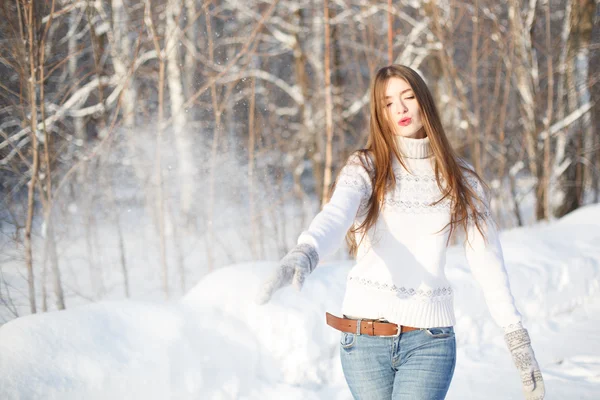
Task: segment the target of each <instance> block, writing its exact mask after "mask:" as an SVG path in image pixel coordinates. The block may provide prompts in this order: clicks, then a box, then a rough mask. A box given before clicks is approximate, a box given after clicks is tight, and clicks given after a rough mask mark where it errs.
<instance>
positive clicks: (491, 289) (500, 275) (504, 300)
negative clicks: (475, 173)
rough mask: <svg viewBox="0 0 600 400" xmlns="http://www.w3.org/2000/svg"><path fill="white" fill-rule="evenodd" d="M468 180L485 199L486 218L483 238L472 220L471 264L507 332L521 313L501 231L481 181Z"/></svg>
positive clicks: (468, 248) (494, 314) (468, 250)
mask: <svg viewBox="0 0 600 400" xmlns="http://www.w3.org/2000/svg"><path fill="white" fill-rule="evenodd" d="M468 180H469V181H470V183H471V184H472V187H473V188H474V189H475V191H476V193H477V194H478V196H480V198H481V199H482V200H483V201H482V204H481V205H480V208H479V211H481V212H482V215H483V219H482V220H481V223H480V226H481V228H482V231H483V235H482V233H481V232H479V229H477V227H476V225H475V222H474V220H473V219H472V218H471V221H469V224H468V229H467V240H465V253H466V256H467V262H468V263H469V267H470V268H471V271H472V273H473V276H474V277H475V279H476V280H477V282H478V283H479V285H480V286H481V288H482V289H483V294H484V297H485V301H486V304H487V306H488V308H489V310H490V314H491V315H492V318H493V319H494V321H495V322H496V324H498V325H499V326H500V327H502V328H504V329H506V328H507V327H509V326H510V325H514V324H519V323H520V321H521V314H520V313H519V311H518V310H517V308H516V306H515V301H514V298H513V296H512V293H511V290H510V283H509V281H508V274H507V272H506V268H505V266H504V257H503V255H502V247H501V245H500V240H499V237H498V231H497V230H496V226H495V223H494V221H493V219H492V215H491V212H490V203H489V197H488V195H487V193H486V192H485V190H484V188H483V186H482V185H481V182H479V180H478V179H476V178H475V177H473V178H472V179H468ZM484 236H485V237H484Z"/></svg>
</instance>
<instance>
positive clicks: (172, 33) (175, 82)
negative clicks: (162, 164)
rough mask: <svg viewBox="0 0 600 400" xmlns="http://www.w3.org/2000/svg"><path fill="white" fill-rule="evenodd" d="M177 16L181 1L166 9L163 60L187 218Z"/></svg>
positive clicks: (189, 195) (190, 184) (187, 145)
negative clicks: (165, 68)
mask: <svg viewBox="0 0 600 400" xmlns="http://www.w3.org/2000/svg"><path fill="white" fill-rule="evenodd" d="M180 13H181V0H169V1H168V3H167V8H166V18H167V20H166V28H167V30H166V33H165V34H166V37H167V40H166V44H165V57H166V58H167V76H166V78H167V83H168V85H169V100H170V102H171V119H172V121H173V135H174V138H175V146H176V148H177V155H178V157H177V165H178V170H179V185H180V193H181V197H180V204H181V212H182V214H183V215H184V216H186V217H187V216H188V215H189V214H190V210H191V207H192V201H193V188H194V179H193V178H194V161H193V157H192V143H191V140H190V136H189V134H188V132H187V131H186V122H187V121H186V120H187V118H186V110H185V109H184V107H183V104H184V102H185V99H184V97H183V84H182V80H181V70H180V68H179V65H180V62H179V59H180V57H179V41H180V39H181V35H182V32H181V29H179V25H178V19H179V15H180Z"/></svg>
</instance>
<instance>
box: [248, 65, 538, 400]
mask: <svg viewBox="0 0 600 400" xmlns="http://www.w3.org/2000/svg"><path fill="white" fill-rule="evenodd" d="M370 100H371V110H370V111H371V118H370V125H369V139H368V142H367V147H366V149H363V150H360V151H358V152H356V153H354V154H353V155H352V156H351V157H350V158H349V159H348V161H347V163H346V165H345V166H344V168H343V169H342V170H341V172H340V174H339V176H338V179H337V182H336V186H335V189H334V191H333V195H332V197H331V200H330V201H329V203H328V204H327V205H326V206H325V207H324V208H323V210H322V211H321V212H320V213H319V214H318V215H317V216H316V217H315V218H314V219H313V221H312V222H311V224H310V226H309V228H308V230H307V231H305V232H303V233H302V234H301V235H300V237H299V239H298V245H297V246H296V247H295V248H293V249H292V250H291V251H290V252H289V253H288V254H287V255H286V256H285V257H284V258H283V259H282V260H281V263H280V266H279V268H278V269H277V271H276V272H275V274H274V275H273V276H272V277H271V279H270V280H269V281H268V282H266V283H265V285H264V287H263V290H262V292H261V293H260V297H259V302H261V303H264V302H266V301H268V300H269V299H270V298H271V296H272V294H273V293H274V292H275V291H276V290H277V289H279V288H281V287H283V286H285V285H288V284H290V283H293V284H294V286H296V288H298V289H300V288H301V287H302V284H303V283H304V280H305V278H306V277H307V276H308V275H309V274H310V273H311V272H312V271H313V270H314V269H315V267H316V266H317V263H318V261H319V258H322V257H324V256H326V255H328V254H331V253H333V252H334V251H335V250H336V249H337V248H338V247H339V246H340V245H341V241H342V239H343V237H344V235H345V236H346V241H347V243H348V245H349V248H350V251H351V253H352V254H353V255H355V256H356V261H357V262H356V265H355V266H354V267H353V268H352V269H351V271H350V273H349V275H348V281H347V287H346V293H345V297H344V302H343V305H342V313H343V317H342V318H338V317H335V316H332V315H330V314H327V323H328V324H329V325H331V326H332V327H334V328H336V329H338V330H340V331H341V332H342V334H341V343H340V356H341V361H342V367H343V371H344V376H345V378H346V381H347V383H348V385H349V387H350V391H351V392H352V395H353V396H354V398H356V399H406V400H408V399H410V400H420V399H423V400H425V399H426V400H439V399H444V398H445V396H446V393H447V391H448V387H449V386H450V381H451V379H452V375H453V373H454V366H455V362H456V340H455V336H454V330H453V325H454V323H455V316H454V309H453V290H452V287H451V286H450V283H449V282H448V280H447V279H446V276H445V273H444V267H445V259H446V248H447V246H448V243H449V239H450V236H451V234H452V233H453V232H456V231H457V230H461V231H463V232H465V233H466V240H465V251H466V256H467V260H468V262H469V265H470V267H471V270H472V272H473V274H474V276H475V278H476V279H477V281H478V282H479V283H480V285H481V287H482V289H483V291H484V294H485V299H486V302H487V304H488V307H489V310H490V313H491V315H492V317H493V318H494V320H495V321H496V322H497V324H498V325H499V326H501V327H502V328H503V329H504V331H505V339H506V343H507V346H508V349H509V351H510V352H511V355H512V357H513V360H514V362H515V365H516V366H517V368H518V370H519V373H520V375H521V379H522V383H523V392H524V394H525V398H526V399H542V398H543V396H544V383H543V379H542V375H541V372H540V369H539V367H538V364H537V361H536V359H535V356H534V353H533V349H532V348H531V343H530V340H529V336H528V333H527V330H526V329H524V328H523V326H522V325H521V316H520V314H519V312H518V311H517V309H516V307H515V303H514V299H513V296H512V294H511V291H510V286H509V282H508V277H507V274H506V270H505V268H504V261H503V257H502V249H501V246H500V243H499V241H498V234H497V232H496V229H495V226H494V223H493V221H492V218H491V215H490V212H489V202H488V198H487V194H486V192H485V191H484V184H483V183H482V181H481V179H480V178H479V177H478V176H477V174H476V173H475V172H474V171H473V170H472V168H470V166H469V165H467V164H466V163H465V162H463V161H462V160H460V159H459V158H458V157H457V155H456V153H455V152H454V150H453V149H452V147H451V146H450V143H449V142H448V139H447V137H446V134H445V132H444V129H443V127H442V125H441V122H440V117H439V114H438V111H437V109H436V107H435V104H434V102H433V98H432V96H431V93H430V91H429V89H428V88H427V86H426V84H425V82H424V81H423V80H422V78H421V77H420V76H419V75H418V74H417V73H416V72H415V71H413V70H412V69H410V68H408V67H406V66H402V65H392V66H388V67H384V68H382V69H380V70H379V71H378V72H377V75H376V76H375V79H374V80H373V83H372V86H371V99H370Z"/></svg>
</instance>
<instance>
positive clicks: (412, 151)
mask: <svg viewBox="0 0 600 400" xmlns="http://www.w3.org/2000/svg"><path fill="white" fill-rule="evenodd" d="M396 139H397V143H398V150H399V151H400V154H402V155H403V156H404V157H406V158H428V157H431V155H432V154H433V152H432V150H431V145H430V144H429V138H428V137H425V138H423V139H413V138H407V137H404V136H396Z"/></svg>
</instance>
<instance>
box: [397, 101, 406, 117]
mask: <svg viewBox="0 0 600 400" xmlns="http://www.w3.org/2000/svg"><path fill="white" fill-rule="evenodd" d="M395 107H396V113H397V114H403V113H405V112H406V111H408V108H407V107H406V105H405V104H404V103H403V102H402V101H399V102H397V105H396V106H395Z"/></svg>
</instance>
